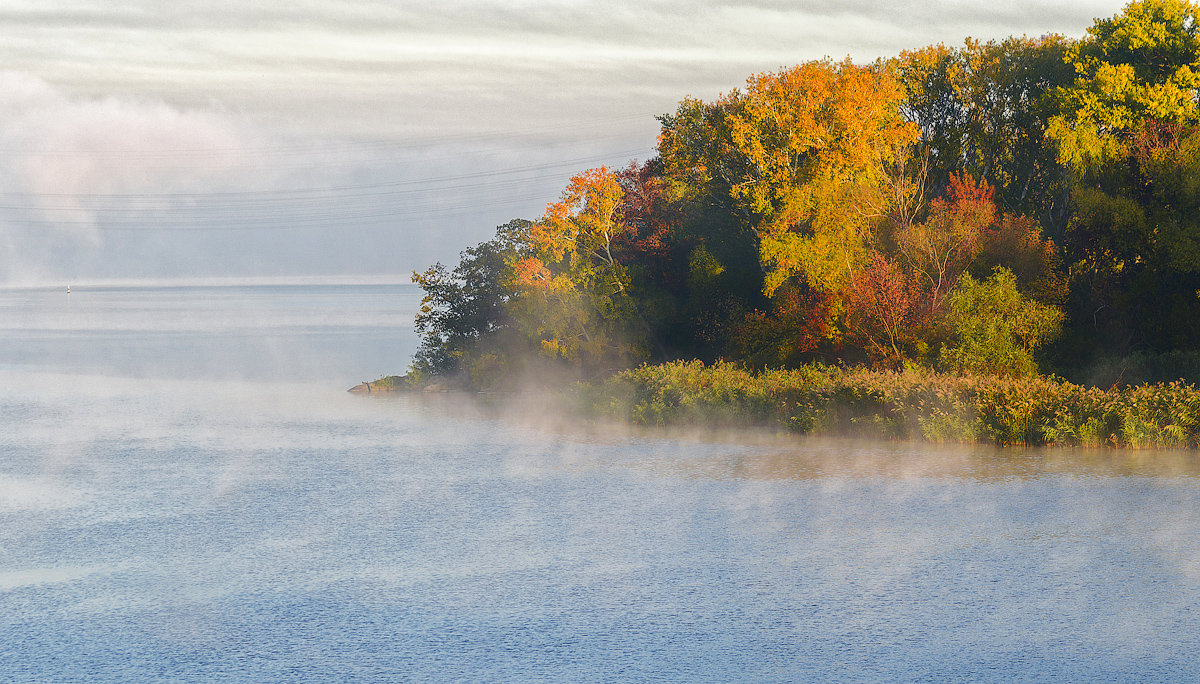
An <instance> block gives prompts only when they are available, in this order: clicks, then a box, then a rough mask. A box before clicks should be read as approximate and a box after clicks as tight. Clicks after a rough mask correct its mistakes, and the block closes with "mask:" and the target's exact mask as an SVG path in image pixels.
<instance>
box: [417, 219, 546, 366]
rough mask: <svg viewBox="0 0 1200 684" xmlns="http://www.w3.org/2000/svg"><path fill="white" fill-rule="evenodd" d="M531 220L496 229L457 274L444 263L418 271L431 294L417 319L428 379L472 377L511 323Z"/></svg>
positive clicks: (466, 254) (420, 359)
mask: <svg viewBox="0 0 1200 684" xmlns="http://www.w3.org/2000/svg"><path fill="white" fill-rule="evenodd" d="M529 225H530V222H529V221H524V220H521V219H516V220H513V221H510V222H508V223H506V224H504V225H503V226H500V227H499V228H498V229H497V230H496V237H495V238H493V239H492V240H489V241H487V242H483V243H481V244H479V245H476V246H475V247H471V248H469V249H467V250H465V251H463V252H462V253H461V254H460V261H459V263H458V265H457V266H455V268H454V270H453V271H448V270H447V269H446V267H445V266H443V265H442V264H441V263H437V264H434V265H433V266H430V267H429V268H428V269H426V270H425V271H424V272H421V273H418V272H415V271H414V272H413V274H412V279H413V282H414V283H416V284H418V285H420V286H421V289H422V290H424V291H425V295H424V297H422V299H421V308H420V309H419V310H418V312H417V316H416V332H417V335H418V336H420V338H421V343H420V347H419V348H418V350H417V353H416V355H415V356H414V358H413V363H412V366H413V370H414V371H416V372H418V373H422V374H428V375H439V376H451V377H455V376H461V375H464V374H469V373H470V371H471V368H472V365H473V362H474V361H476V360H477V357H478V356H479V355H480V354H481V353H486V352H485V350H488V349H490V348H493V347H496V346H497V343H496V342H497V341H496V338H497V336H499V335H500V334H501V333H502V332H503V331H505V330H507V329H508V328H509V327H510V325H511V319H510V317H509V314H508V311H507V307H508V305H509V303H510V302H511V301H512V299H513V298H514V297H515V296H516V295H517V292H516V290H515V289H514V288H513V285H512V277H511V263H512V262H513V261H514V259H515V258H516V255H517V248H518V245H519V242H520V236H521V235H522V234H523V233H524V231H526V230H527V229H528V227H529Z"/></svg>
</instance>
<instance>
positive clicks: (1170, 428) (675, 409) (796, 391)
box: [583, 361, 1200, 448]
mask: <svg viewBox="0 0 1200 684" xmlns="http://www.w3.org/2000/svg"><path fill="white" fill-rule="evenodd" d="M583 396H584V398H585V400H586V402H587V403H588V405H589V408H590V410H591V411H592V412H594V413H598V414H600V415H605V416H609V417H614V418H619V419H623V420H627V421H630V422H633V423H638V424H652V425H653V424H657V425H668V424H670V425H712V426H735V425H771V424H775V425H782V426H786V427H787V428H788V429H790V430H793V431H796V432H799V433H805V434H819V435H847V436H870V437H882V438H888V439H901V440H926V441H930V442H991V443H999V444H1063V445H1084V446H1101V445H1110V446H1122V447H1137V448H1140V447H1195V446H1197V445H1200V389H1197V387H1196V386H1195V385H1191V384H1185V383H1182V382H1172V383H1165V384H1155V385H1140V386H1134V387H1129V386H1126V387H1123V388H1114V389H1111V390H1102V389H1098V388H1095V387H1085V386H1082V385H1076V384H1072V383H1069V382H1065V381H1062V380H1059V379H1055V378H1046V377H1041V378H1034V379H1007V378H998V377H989V376H956V375H945V374H940V373H935V372H932V371H926V370H907V371H903V372H887V371H871V370H866V369H855V368H835V367H829V366H820V365H815V366H808V367H804V368H800V369H797V370H771V371H764V372H762V373H757V374H756V373H751V372H749V371H747V370H745V369H743V368H741V367H739V366H737V365H734V364H730V363H716V364H713V365H705V364H703V363H701V362H699V361H677V362H673V363H667V364H661V365H654V366H641V367H639V368H634V369H631V370H627V371H624V372H621V373H618V374H616V375H614V376H612V377H610V378H608V379H607V380H605V381H604V382H602V383H600V384H597V385H591V386H588V387H586V388H584V389H583Z"/></svg>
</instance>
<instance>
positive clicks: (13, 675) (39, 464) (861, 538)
mask: <svg viewBox="0 0 1200 684" xmlns="http://www.w3.org/2000/svg"><path fill="white" fill-rule="evenodd" d="M417 295H418V292H417V291H415V290H414V289H412V288H411V287H409V286H379V285H376V286H337V287H317V286H306V287H284V286H275V287H250V286H247V287H226V288H219V287H215V288H124V289H108V290H100V291H93V292H89V291H87V290H81V289H79V288H74V291H73V292H72V294H71V295H70V296H69V298H68V297H67V296H66V295H65V293H62V292H58V291H54V292H51V291H33V290H10V291H0V388H2V392H0V426H2V427H3V429H2V430H0V678H3V679H10V680H25V681H129V680H163V679H169V680H183V681H208V680H214V679H220V680H245V681H251V680H254V681H261V680H281V679H288V680H372V681H379V680H405V679H408V680H416V681H481V680H482V681H539V680H541V681H546V680H549V681H646V680H650V681H689V682H690V681H803V680H813V679H816V680H828V681H879V680H886V681H912V680H922V681H928V680H955V681H960V680H970V681H1013V680H1018V681H1031V680H1032V681H1039V680H1040V681H1063V680H1074V681H1195V680H1197V679H1198V678H1200V666H1197V664H1196V659H1195V657H1194V655H1193V654H1194V653H1195V652H1196V650H1197V648H1198V647H1200V619H1198V618H1197V615H1198V614H1200V611H1198V610H1197V608H1200V515H1198V511H1197V504H1196V502H1197V495H1198V494H1200V487H1198V485H1200V478H1198V475H1200V461H1198V459H1197V458H1196V455H1195V454H1194V453H1191V452H1117V451H1083V450H1038V449H1007V450H1001V449H993V448H984V447H975V448H958V447H956V448H931V447H927V446H915V445H894V444H878V443H863V442H849V441H844V442H843V441H815V440H795V439H790V440H777V439H773V438H770V437H764V436H763V435H749V434H747V435H722V436H719V437H713V436H702V437H692V436H678V435H664V434H663V433H656V432H653V431H619V432H618V431H615V430H613V429H612V428H608V427H602V426H592V427H589V426H564V425H563V424H561V423H557V422H554V421H548V420H545V417H544V416H538V417H537V419H534V417H529V416H527V417H512V416H507V417H506V416H502V415H498V414H497V412H496V411H495V410H494V408H492V409H488V408H484V409H479V408H473V407H472V406H470V405H468V404H467V403H466V401H465V400H464V399H463V398H462V397H458V396H453V395H444V396H422V395H415V396H399V397H392V398H386V399H381V398H379V397H361V396H354V395H349V394H347V393H346V392H345V389H346V388H347V387H349V386H350V385H353V384H356V383H357V382H359V381H360V380H363V379H370V378H373V377H376V376H378V375H380V374H382V373H384V372H395V371H397V370H402V369H403V366H404V363H405V362H406V361H407V357H408V355H409V354H411V352H412V350H413V348H414V347H415V338H414V337H413V334H412V329H411V315H412V312H413V311H414V310H415V306H416V302H417V298H418V297H417ZM501 403H503V404H505V405H510V404H511V403H512V402H511V401H508V400H504V401H502V402H501Z"/></svg>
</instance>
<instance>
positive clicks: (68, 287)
mask: <svg viewBox="0 0 1200 684" xmlns="http://www.w3.org/2000/svg"><path fill="white" fill-rule="evenodd" d="M67 294H71V286H70V285H68V286H67Z"/></svg>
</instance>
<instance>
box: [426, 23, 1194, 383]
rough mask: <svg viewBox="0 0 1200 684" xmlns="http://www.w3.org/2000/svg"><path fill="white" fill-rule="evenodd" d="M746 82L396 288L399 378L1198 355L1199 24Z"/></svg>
mask: <svg viewBox="0 0 1200 684" xmlns="http://www.w3.org/2000/svg"><path fill="white" fill-rule="evenodd" d="M1198 12H1200V9H1198V7H1197V5H1195V4H1193V3H1191V2H1189V1H1187V0H1142V1H1139V2H1132V3H1130V4H1128V5H1126V6H1125V7H1124V9H1123V10H1122V11H1121V12H1120V13H1118V14H1117V15H1115V16H1113V17H1112V18H1107V19H1098V20H1096V21H1095V22H1094V23H1093V25H1092V26H1091V27H1089V28H1087V30H1086V34H1085V35H1084V37H1083V38H1081V39H1078V40H1073V39H1068V38H1065V37H1062V36H1057V35H1047V36H1042V37H1040V38H1027V37H1020V38H1008V39H1005V40H1001V41H989V42H986V43H984V42H980V41H975V40H971V39H967V40H966V41H965V42H964V43H963V44H962V45H961V46H958V47H947V46H945V45H940V44H939V45H934V46H929V47H924V48H921V49H916V50H911V51H905V52H902V53H901V54H899V55H898V56H896V57H894V58H891V59H886V60H878V61H876V62H873V63H870V64H864V65H858V64H854V63H853V62H852V61H850V60H849V59H847V60H844V61H833V60H829V59H825V60H820V61H813V62H808V63H805V64H801V65H798V66H795V67H793V68H789V69H784V70H781V71H778V72H773V73H763V74H757V75H754V76H751V77H750V78H749V79H748V80H747V81H746V84H745V86H744V87H742V88H739V89H736V90H733V91H731V92H729V93H726V94H724V95H722V96H720V97H718V98H717V99H715V100H713V101H711V102H707V101H703V100H699V99H694V98H686V99H684V100H683V101H681V102H680V103H679V104H678V106H677V107H676V109H675V111H674V112H671V113H669V114H665V115H663V116H661V117H659V121H660V123H661V131H660V133H659V139H658V149H657V152H658V154H657V156H656V157H654V158H652V159H650V160H648V161H646V162H644V163H631V164H630V165H629V166H628V167H626V168H620V169H613V168H603V167H602V168H598V169H590V170H586V171H583V172H581V173H579V174H577V175H576V176H574V177H573V178H571V179H570V181H569V183H568V185H567V187H566V188H565V189H564V190H563V192H562V195H561V197H560V199H559V200H558V201H556V202H555V203H553V204H551V205H550V206H549V207H547V209H546V212H545V214H544V215H543V216H542V217H540V218H538V219H537V220H521V219H518V220H513V221H510V222H509V223H506V224H505V225H503V226H500V227H499V228H498V229H497V231H496V235H495V237H494V238H493V239H491V240H489V241H487V242H484V243H482V244H479V245H476V246H475V247H471V248H469V249H467V250H465V251H464V252H462V254H461V259H460V261H459V263H458V264H457V266H455V267H454V268H453V269H449V268H447V267H445V266H443V265H442V264H435V265H434V266H432V267H430V268H429V269H427V270H426V271H424V272H421V273H414V274H413V279H414V281H415V282H416V283H418V284H419V285H420V286H421V287H422V288H423V290H424V293H425V296H424V299H423V301H422V305H421V309H420V312H419V313H418V315H417V318H416V328H417V332H418V333H419V335H420V336H421V340H422V341H421V346H420V348H419V349H418V351H417V353H416V355H415V357H414V360H413V367H412V370H413V372H414V373H416V374H417V375H421V376H429V375H435V376H441V377H446V378H455V379H458V380H461V381H463V382H467V383H470V384H472V385H475V386H478V387H488V386H494V385H497V384H501V383H503V382H504V380H505V379H511V378H514V377H517V376H518V375H520V374H522V373H523V372H525V371H532V370H536V369H543V368H545V367H559V368H563V369H569V370H570V372H571V373H573V374H574V375H575V376H577V377H582V378H591V377H596V376H598V375H602V374H605V373H607V372H611V371H613V370H616V369H622V368H629V367H632V366H635V365H637V364H640V363H643V362H659V361H668V360H673V359H701V360H705V361H714V360H718V359H724V360H727V361H736V362H739V363H741V364H743V365H744V366H746V367H749V368H751V369H758V368H787V367H795V366H798V365H801V364H805V363H808V362H812V361H822V362H825V363H836V364H842V365H867V366H870V367H873V368H877V369H886V368H903V367H914V366H917V367H923V368H932V369H938V370H943V371H946V372H951V373H972V374H993V375H1001V376H1009V377H1022V376H1033V375H1036V374H1038V373H1039V372H1046V371H1053V372H1057V373H1062V374H1070V373H1079V372H1082V369H1085V368H1087V367H1088V366H1089V365H1090V364H1095V363H1099V362H1100V360H1101V359H1111V358H1121V357H1125V356H1128V355H1130V354H1134V353H1138V354H1143V355H1145V354H1159V355H1163V354H1168V353H1172V354H1179V353H1181V352H1192V351H1196V350H1197V346H1198V341H1200V109H1198V107H1200V100H1198V96H1200V16H1198Z"/></svg>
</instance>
